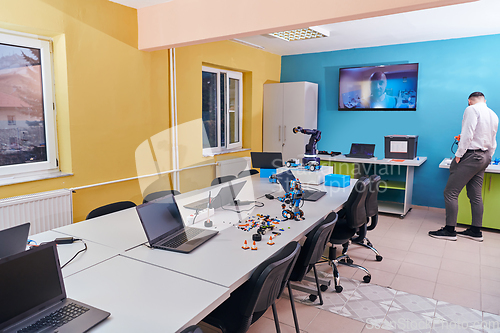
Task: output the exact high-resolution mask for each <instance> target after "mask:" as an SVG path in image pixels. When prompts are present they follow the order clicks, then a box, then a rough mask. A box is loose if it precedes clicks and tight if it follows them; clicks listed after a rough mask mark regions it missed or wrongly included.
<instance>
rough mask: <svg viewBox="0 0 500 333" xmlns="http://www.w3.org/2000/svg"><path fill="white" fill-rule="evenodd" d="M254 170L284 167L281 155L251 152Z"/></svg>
mask: <svg viewBox="0 0 500 333" xmlns="http://www.w3.org/2000/svg"><path fill="white" fill-rule="evenodd" d="M250 156H251V158H252V168H259V169H277V168H281V167H282V166H283V156H282V154H281V153H269V152H262V153H261V152H251V153H250Z"/></svg>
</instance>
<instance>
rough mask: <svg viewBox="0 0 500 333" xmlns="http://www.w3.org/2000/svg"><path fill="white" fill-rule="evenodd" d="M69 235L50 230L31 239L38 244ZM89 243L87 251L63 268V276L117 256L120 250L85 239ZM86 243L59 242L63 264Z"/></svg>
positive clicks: (58, 249) (58, 248)
mask: <svg viewBox="0 0 500 333" xmlns="http://www.w3.org/2000/svg"><path fill="white" fill-rule="evenodd" d="M67 236H68V235H65V234H62V233H59V232H56V231H53V230H49V231H45V232H42V233H39V234H36V235H32V236H30V237H29V239H30V240H34V241H35V242H36V243H37V244H40V243H44V242H51V241H53V240H55V239H56V238H62V237H67ZM85 243H86V244H87V251H84V252H82V253H80V254H79V255H78V256H77V257H76V258H75V259H73V260H72V261H71V263H69V264H68V265H67V266H66V267H64V268H63V269H62V274H63V277H64V278H66V277H68V276H71V275H73V274H75V273H78V272H80V271H82V270H84V269H87V268H89V267H91V266H94V265H96V264H98V263H100V262H103V261H106V260H108V259H110V258H112V257H114V256H117V255H118V254H119V253H120V252H119V251H117V250H115V249H113V248H110V247H108V246H104V245H101V244H98V243H94V242H91V241H88V240H85ZM84 248H85V245H84V244H83V243H82V242H80V241H78V242H74V243H72V244H59V245H57V253H58V255H59V262H60V263H61V266H62V265H64V264H65V263H66V262H68V260H70V259H71V258H73V256H74V255H75V254H76V253H77V252H78V251H80V250H82V249H84Z"/></svg>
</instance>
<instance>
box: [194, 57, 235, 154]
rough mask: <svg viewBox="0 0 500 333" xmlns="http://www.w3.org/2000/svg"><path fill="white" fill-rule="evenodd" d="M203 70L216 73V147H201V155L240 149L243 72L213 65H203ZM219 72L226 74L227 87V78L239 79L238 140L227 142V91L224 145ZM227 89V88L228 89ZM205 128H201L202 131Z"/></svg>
mask: <svg viewBox="0 0 500 333" xmlns="http://www.w3.org/2000/svg"><path fill="white" fill-rule="evenodd" d="M202 71H203V72H209V73H214V74H217V118H216V119H217V129H218V131H217V147H213V148H203V155H204V156H213V155H216V154H220V153H224V152H226V151H231V150H236V149H241V148H242V146H243V73H241V72H235V71H230V70H225V69H218V68H213V67H207V66H203V67H202ZM221 73H224V74H226V86H227V87H229V79H230V78H231V79H236V80H238V81H239V85H238V88H239V89H238V93H239V98H238V111H239V113H238V134H239V138H238V139H239V140H238V141H237V142H235V143H229V93H226V94H225V96H224V97H225V99H226V103H225V105H226V109H225V119H226V126H225V138H226V146H225V147H223V146H222V143H221V140H222V138H221V130H220V128H221V123H220V118H221V117H220V116H221V114H220V113H221V110H220V105H221V97H220V96H221V93H220V91H221V86H220V75H221ZM228 91H229V89H228ZM204 130H205V129H204V128H202V131H204Z"/></svg>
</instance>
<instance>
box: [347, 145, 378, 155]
mask: <svg viewBox="0 0 500 333" xmlns="http://www.w3.org/2000/svg"><path fill="white" fill-rule="evenodd" d="M374 152H375V145H374V144H371V143H352V144H351V151H350V152H349V154H347V155H345V156H346V157H355V158H373V157H374V156H373V153H374Z"/></svg>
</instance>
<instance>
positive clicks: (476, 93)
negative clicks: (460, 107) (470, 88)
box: [469, 91, 484, 99]
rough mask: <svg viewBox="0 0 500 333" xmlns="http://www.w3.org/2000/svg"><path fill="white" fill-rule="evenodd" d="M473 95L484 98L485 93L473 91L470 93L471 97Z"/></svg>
mask: <svg viewBox="0 0 500 333" xmlns="http://www.w3.org/2000/svg"><path fill="white" fill-rule="evenodd" d="M472 97H482V98H484V94H483V93H482V92H479V91H476V92H473V93H472V94H470V95H469V99H470V98H472Z"/></svg>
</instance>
